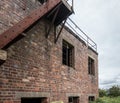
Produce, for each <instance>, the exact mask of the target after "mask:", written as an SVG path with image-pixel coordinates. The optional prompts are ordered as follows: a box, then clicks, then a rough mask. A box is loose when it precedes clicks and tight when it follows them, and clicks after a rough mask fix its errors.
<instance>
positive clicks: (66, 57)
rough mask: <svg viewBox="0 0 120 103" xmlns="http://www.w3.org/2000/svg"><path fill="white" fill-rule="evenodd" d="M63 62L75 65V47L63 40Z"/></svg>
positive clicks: (70, 65)
mask: <svg viewBox="0 0 120 103" xmlns="http://www.w3.org/2000/svg"><path fill="white" fill-rule="evenodd" d="M62 63H63V64H65V65H67V66H69V67H74V47H73V46H72V45H71V44H69V43H68V42H66V41H64V40H63V45H62Z"/></svg>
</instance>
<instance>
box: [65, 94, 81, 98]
mask: <svg viewBox="0 0 120 103" xmlns="http://www.w3.org/2000/svg"><path fill="white" fill-rule="evenodd" d="M66 96H67V97H70V96H72V97H80V96H81V95H80V93H66Z"/></svg>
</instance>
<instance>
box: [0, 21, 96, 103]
mask: <svg viewBox="0 0 120 103" xmlns="http://www.w3.org/2000/svg"><path fill="white" fill-rule="evenodd" d="M46 25H48V22H47V21H46V20H40V21H39V22H38V23H37V24H35V25H34V26H33V27H32V28H30V29H29V30H28V31H27V32H26V34H27V36H26V37H24V38H22V39H21V40H19V41H17V42H16V43H14V44H13V45H11V46H10V47H9V48H8V49H7V52H8V59H7V60H6V61H5V63H4V64H2V65H1V66H0V103H20V101H21V97H40V96H45V97H48V101H49V102H51V101H59V100H62V101H64V103H67V102H68V96H80V103H88V96H89V95H94V96H96V97H97V96H98V65H97V63H98V62H97V54H96V53H94V52H93V51H92V50H90V49H87V46H86V45H85V44H84V43H82V42H80V41H79V40H78V39H77V38H76V37H74V36H73V35H72V34H70V33H69V32H68V31H67V30H65V29H64V30H63V31H62V33H61V35H60V37H59V39H58V41H57V43H56V44H55V43H54V33H53V31H52V32H51V33H50V36H49V37H48V39H46V38H45V31H46V30H45V27H46ZM63 39H64V40H66V41H68V42H69V43H71V44H72V45H73V46H74V50H75V53H74V57H75V68H74V69H73V68H70V67H68V66H65V65H63V64H62V40H63ZM88 55H90V56H91V57H93V58H94V60H95V69H96V70H95V72H96V74H95V76H93V77H92V76H90V75H88Z"/></svg>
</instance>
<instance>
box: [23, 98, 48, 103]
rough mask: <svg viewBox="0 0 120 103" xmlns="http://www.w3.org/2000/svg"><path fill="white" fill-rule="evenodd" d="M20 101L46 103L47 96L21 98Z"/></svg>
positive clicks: (24, 102)
mask: <svg viewBox="0 0 120 103" xmlns="http://www.w3.org/2000/svg"><path fill="white" fill-rule="evenodd" d="M21 103H48V102H47V98H45V97H43V98H22V99H21Z"/></svg>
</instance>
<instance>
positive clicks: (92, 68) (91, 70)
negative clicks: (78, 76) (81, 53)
mask: <svg viewBox="0 0 120 103" xmlns="http://www.w3.org/2000/svg"><path fill="white" fill-rule="evenodd" d="M88 73H89V74H90V75H95V62H94V60H93V59H92V58H91V57H88Z"/></svg>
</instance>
